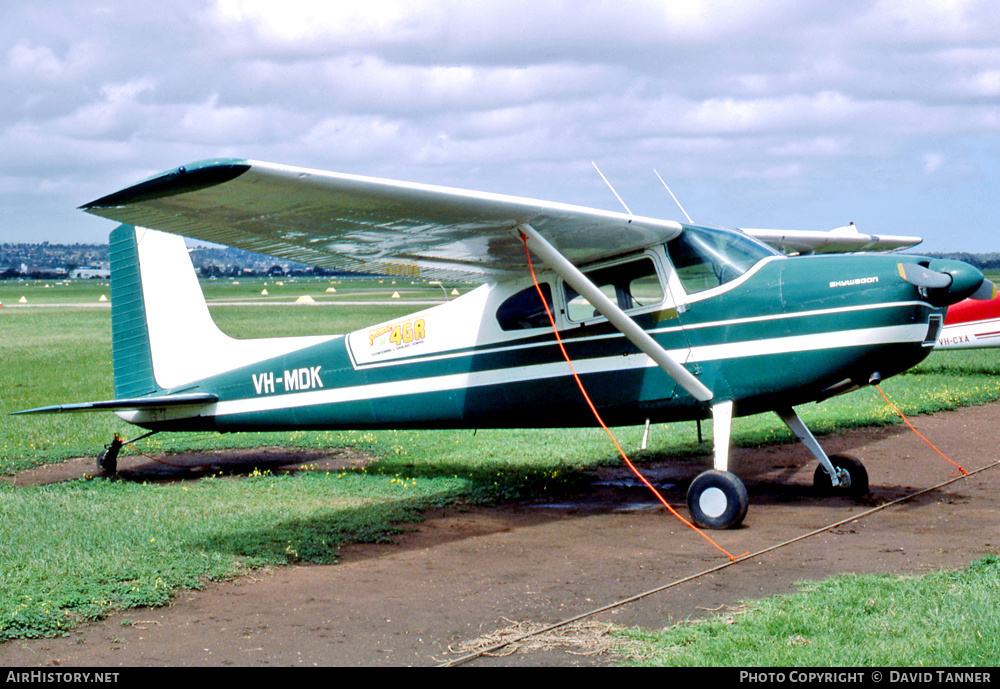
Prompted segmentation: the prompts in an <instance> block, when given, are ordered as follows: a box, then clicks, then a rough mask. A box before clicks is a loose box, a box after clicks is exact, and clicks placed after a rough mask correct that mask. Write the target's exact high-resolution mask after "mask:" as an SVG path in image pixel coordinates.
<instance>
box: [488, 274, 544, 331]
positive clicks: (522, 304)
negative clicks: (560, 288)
mask: <svg viewBox="0 0 1000 689" xmlns="http://www.w3.org/2000/svg"><path fill="white" fill-rule="evenodd" d="M539 287H541V289H542V294H544V295H545V301H546V302H547V303H548V305H549V310H550V311H551V310H552V288H551V287H549V283H547V282H542V283H540V284H539ZM497 322H498V323H499V324H500V328H501V329H502V330H526V329H528V328H546V327H550V325H551V323H550V322H549V317H548V314H546V313H545V305H544V304H542V300H541V299H539V298H538V290H537V289H536V288H535V286H534V285H532V286H531V287H527V288H525V289H523V290H521V291H520V292H518V293H516V294H514V295H513V296H510V297H508V298H507V300H506V301H504V303H502V304H501V305H500V308H498V309H497Z"/></svg>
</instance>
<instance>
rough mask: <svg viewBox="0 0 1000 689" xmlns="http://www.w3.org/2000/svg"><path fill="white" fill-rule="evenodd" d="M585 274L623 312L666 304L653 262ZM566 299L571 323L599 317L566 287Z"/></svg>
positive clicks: (602, 269)
mask: <svg viewBox="0 0 1000 689" xmlns="http://www.w3.org/2000/svg"><path fill="white" fill-rule="evenodd" d="M584 274H585V275H586V276H587V277H588V278H589V279H590V281H591V282H593V283H594V284H595V285H596V286H597V287H598V289H600V290H601V292H603V293H604V295H605V296H606V297H607V298H608V299H610V300H611V301H613V302H615V303H616V304H618V308H620V309H621V310H622V311H629V310H631V309H639V308H642V307H644V306H654V305H656V304H659V303H661V302H663V298H664V292H663V286H662V284H661V283H660V278H659V276H657V274H656V266H655V264H654V263H653V261H652V259H649V258H642V259H639V260H637V261H629V262H628V263H619V264H617V265H613V266H607V267H605V268H598V269H596V270H591V271H585V272H584ZM563 288H564V290H565V295H566V315H567V317H568V318H569V319H570V320H571V321H583V320H587V319H588V318H593V317H594V316H597V315H600V314H598V313H597V312H596V311H595V310H594V307H593V306H592V305H591V304H590V302H588V301H587V300H586V299H584V298H583V297H582V296H580V295H579V294H577V293H576V290H574V289H573V288H572V287H570V286H569V285H563Z"/></svg>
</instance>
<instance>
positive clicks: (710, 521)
mask: <svg viewBox="0 0 1000 689" xmlns="http://www.w3.org/2000/svg"><path fill="white" fill-rule="evenodd" d="M687 500H688V509H689V510H690V511H691V519H692V520H694V523H695V524H697V525H698V526H701V527H703V528H706V529H734V528H736V527H737V526H739V525H740V524H741V523H742V522H743V518H744V517H746V515H747V507H748V506H749V504H750V498H749V497H747V489H746V486H744V485H743V481H741V480H740V479H739V478H738V477H737V476H736V475H735V474H732V473H730V472H728V471H719V470H717V469H712V470H710V471H705V472H702V473H701V474H698V476H696V477H695V479H694V481H692V482H691V486H690V487H689V488H688V493H687Z"/></svg>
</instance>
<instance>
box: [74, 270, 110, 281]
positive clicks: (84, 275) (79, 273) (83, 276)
mask: <svg viewBox="0 0 1000 689" xmlns="http://www.w3.org/2000/svg"><path fill="white" fill-rule="evenodd" d="M69 277H70V279H72V280H89V279H91V278H104V279H107V278H110V277H111V271H110V270H108V269H107V268H74V269H73V270H71V271H70V273H69Z"/></svg>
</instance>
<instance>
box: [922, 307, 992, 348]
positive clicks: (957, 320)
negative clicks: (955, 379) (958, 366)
mask: <svg viewBox="0 0 1000 689" xmlns="http://www.w3.org/2000/svg"><path fill="white" fill-rule="evenodd" d="M980 347H1000V297H997V296H994V297H993V298H992V299H986V300H982V301H977V300H973V299H966V300H965V301H960V302H959V303H957V304H955V305H953V306H950V307H949V308H948V314H947V315H946V316H945V319H944V327H942V328H941V332H940V333H939V334H938V338H937V345H936V347H935V348H936V349H975V348H980Z"/></svg>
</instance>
